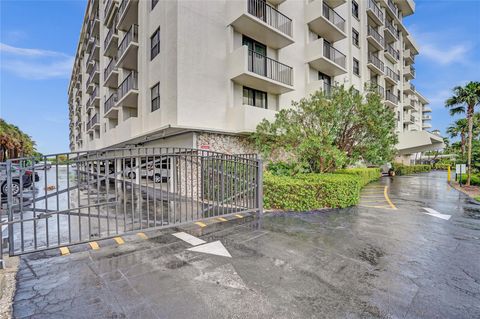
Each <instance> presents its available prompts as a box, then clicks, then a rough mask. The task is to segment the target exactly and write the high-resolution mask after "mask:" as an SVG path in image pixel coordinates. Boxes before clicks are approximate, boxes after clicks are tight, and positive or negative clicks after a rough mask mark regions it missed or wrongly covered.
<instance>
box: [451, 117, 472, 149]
mask: <svg viewBox="0 0 480 319" xmlns="http://www.w3.org/2000/svg"><path fill="white" fill-rule="evenodd" d="M467 124H468V123H467V120H466V119H459V120H456V121H455V122H454V123H453V124H452V125H450V126H449V127H447V134H448V135H450V137H451V138H457V137H458V136H460V152H461V154H462V157H463V156H464V155H465V144H466V143H467V138H466V137H467V133H468V125H467Z"/></svg>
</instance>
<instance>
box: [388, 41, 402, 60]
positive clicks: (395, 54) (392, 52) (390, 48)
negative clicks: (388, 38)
mask: <svg viewBox="0 0 480 319" xmlns="http://www.w3.org/2000/svg"><path fill="white" fill-rule="evenodd" d="M385 52H388V53H390V55H392V56H393V57H394V58H395V59H396V60H399V59H400V52H399V51H398V50H395V48H394V47H393V45H391V44H387V48H386V49H385Z"/></svg>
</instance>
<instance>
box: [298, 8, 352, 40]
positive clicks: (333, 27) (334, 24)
mask: <svg viewBox="0 0 480 319" xmlns="http://www.w3.org/2000/svg"><path fill="white" fill-rule="evenodd" d="M305 21H306V22H307V24H308V26H309V27H310V29H311V30H312V31H313V32H315V33H316V34H318V35H320V36H322V38H324V39H327V40H328V41H329V42H336V41H338V40H342V39H345V38H346V37H347V35H346V34H345V19H343V18H342V17H341V16H340V15H339V14H338V13H337V12H335V10H333V9H332V8H330V7H329V6H328V5H327V4H326V3H325V1H324V0H314V1H312V2H310V3H309V4H308V5H307V8H306V10H305Z"/></svg>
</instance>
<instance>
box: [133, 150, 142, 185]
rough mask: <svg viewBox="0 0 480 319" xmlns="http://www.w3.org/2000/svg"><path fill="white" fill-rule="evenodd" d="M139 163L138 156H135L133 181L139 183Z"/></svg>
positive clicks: (140, 162)
mask: <svg viewBox="0 0 480 319" xmlns="http://www.w3.org/2000/svg"><path fill="white" fill-rule="evenodd" d="M140 165H142V161H141V158H140V157H136V158H135V183H136V184H138V185H140V172H141V171H142V170H141V169H140Z"/></svg>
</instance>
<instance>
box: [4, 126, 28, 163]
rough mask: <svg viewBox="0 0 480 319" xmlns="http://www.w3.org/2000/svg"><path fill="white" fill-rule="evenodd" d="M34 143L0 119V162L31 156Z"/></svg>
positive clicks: (16, 128) (15, 127)
mask: <svg viewBox="0 0 480 319" xmlns="http://www.w3.org/2000/svg"><path fill="white" fill-rule="evenodd" d="M34 152H35V142H34V141H33V140H32V139H31V137H30V136H28V135H27V134H25V133H23V132H22V130H20V129H19V128H18V127H17V126H15V125H12V124H8V123H7V122H6V121H5V120H3V119H0V161H4V160H5V159H6V158H15V157H19V156H28V155H32V154H33V153H34Z"/></svg>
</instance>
